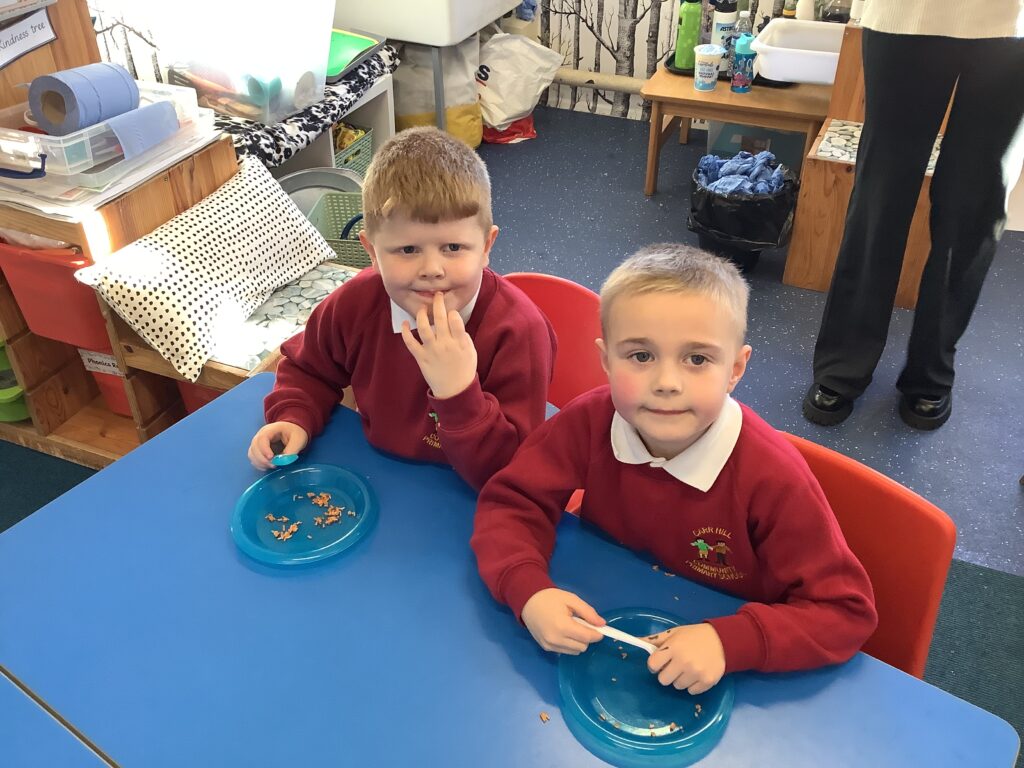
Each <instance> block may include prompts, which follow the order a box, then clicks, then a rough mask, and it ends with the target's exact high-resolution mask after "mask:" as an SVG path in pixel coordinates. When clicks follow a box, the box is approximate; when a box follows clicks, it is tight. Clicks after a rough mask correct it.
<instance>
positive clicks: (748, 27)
mask: <svg viewBox="0 0 1024 768" xmlns="http://www.w3.org/2000/svg"><path fill="white" fill-rule="evenodd" d="M753 30H754V28H753V25H752V24H751V23H750V11H740V18H739V21H737V22H736V27H735V29H733V31H732V33H731V39H730V42H729V45H728V46H727V50H728V51H729V69H728V70H727V71H728V74H729V79H730V80H731V79H732V73H733V72H734V71H735V70H734V69H733V67H734V64H735V61H736V43H737V42H738V41H739V39H740V38H741V37H743V35H752V34H753V33H754V32H753Z"/></svg>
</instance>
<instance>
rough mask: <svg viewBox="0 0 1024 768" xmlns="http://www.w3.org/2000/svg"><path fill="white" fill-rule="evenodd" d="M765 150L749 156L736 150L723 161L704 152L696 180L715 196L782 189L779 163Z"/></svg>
mask: <svg viewBox="0 0 1024 768" xmlns="http://www.w3.org/2000/svg"><path fill="white" fill-rule="evenodd" d="M773 163H775V155H773V154H772V153H771V152H768V151H767V150H766V151H764V152H758V153H757V154H756V155H752V154H750V153H749V152H740V153H739V154H738V155H736V157H733V158H729V159H727V160H725V159H722V158H720V157H718V156H717V155H704V157H702V158H701V159H700V161H699V162H698V163H697V180H698V181H699V182H700V184H701V186H703V187H706V188H707V189H709V190H710V191H712V192H714V193H715V194H717V195H733V196H737V197H749V196H750V195H769V194H774V193H775V192H778V191H779V190H780V189H782V185H783V184H784V183H785V179H784V178H783V171H782V166H781V165H776V166H775V168H774V169H772V167H771V166H772V164H773Z"/></svg>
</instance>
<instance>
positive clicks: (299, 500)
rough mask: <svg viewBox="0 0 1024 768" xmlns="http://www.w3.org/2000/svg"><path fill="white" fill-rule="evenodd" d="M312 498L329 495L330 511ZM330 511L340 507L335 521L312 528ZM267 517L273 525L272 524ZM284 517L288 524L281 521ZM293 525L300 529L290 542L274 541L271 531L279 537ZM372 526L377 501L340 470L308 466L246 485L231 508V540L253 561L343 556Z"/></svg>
mask: <svg viewBox="0 0 1024 768" xmlns="http://www.w3.org/2000/svg"><path fill="white" fill-rule="evenodd" d="M310 493H313V494H315V495H319V494H323V493H326V494H329V495H330V502H329V506H328V507H321V506H317V505H316V504H314V503H313V501H312V499H310V498H309V496H308V494H310ZM332 506H336V507H341V508H343V510H342V511H341V514H340V516H338V520H337V522H335V523H332V524H330V525H326V526H318V525H316V524H315V523H316V521H315V519H314V518H317V517H320V518H323V520H322V522H323V521H326V519H327V516H328V514H329V507H332ZM350 511H352V512H354V513H355V515H354V516H353V515H350V514H349V512H350ZM268 515H270V516H272V517H274V518H276V520H275V521H274V522H271V521H270V520H268V519H267V516H268ZM282 517H285V518H288V522H281V521H280V518H282ZM293 523H299V524H300V525H299V528H298V530H297V531H296V532H295V533H294V534H292V536H291V537H290V538H288V539H286V540H281V539H279V538H276V537H275V536H274V533H273V531H275V530H276V531H278V532H281V531H282V529H287V528H288V527H290V526H291V524H293ZM376 523H377V499H376V497H375V496H374V494H373V491H372V490H371V489H370V486H369V485H367V483H366V481H365V480H363V479H362V478H361V477H359V476H357V475H355V474H353V473H352V472H349V471H348V470H347V469H342V468H341V467H335V466H331V465H330V464H310V465H306V466H301V467H296V468H294V469H284V470H278V471H276V472H271V473H270V474H269V475H266V476H265V477H262V478H260V479H259V480H257V481H256V482H255V483H253V484H252V485H251V486H249V488H248V489H247V490H246V491H245V493H243V494H242V497H241V498H240V499H239V500H238V503H237V504H235V512H234V514H233V515H232V516H231V536H232V537H233V538H234V540H235V543H236V544H237V545H238V548H239V549H241V550H242V551H243V552H245V554H247V555H249V556H250V557H252V558H253V559H255V560H259V561H261V562H264V563H270V564H272V565H307V564H309V563H315V562H317V561H319V560H324V559H326V558H328V557H333V556H334V555H337V554H339V553H341V552H344V551H345V550H346V549H348V548H349V547H351V546H352V545H354V544H355V543H356V542H358V541H360V540H361V539H362V538H363V537H364V536H366V534H368V533H369V532H370V531H372V530H373V527H374V525H376Z"/></svg>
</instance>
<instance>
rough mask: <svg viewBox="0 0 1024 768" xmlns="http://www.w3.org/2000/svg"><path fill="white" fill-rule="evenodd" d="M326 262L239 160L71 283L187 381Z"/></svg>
mask: <svg viewBox="0 0 1024 768" xmlns="http://www.w3.org/2000/svg"><path fill="white" fill-rule="evenodd" d="M333 256H334V252H333V251H332V250H331V248H330V246H329V245H327V242H326V241H325V240H324V239H323V237H321V235H320V233H319V232H317V231H316V229H314V228H313V225H312V224H310V223H309V221H308V220H307V219H306V218H305V217H304V216H303V215H302V213H301V212H300V211H299V209H298V208H296V207H295V204H294V203H293V202H292V200H291V198H289V197H288V194H287V193H286V192H285V191H284V190H283V189H281V185H280V184H278V183H277V181H276V180H275V179H274V178H273V177H272V176H271V175H270V172H269V171H267V169H266V168H264V166H263V164H262V163H260V162H259V161H258V160H256V159H254V158H245V159H244V160H243V161H242V167H241V168H240V169H239V171H238V173H236V174H235V176H234V177H233V178H231V179H230V180H229V181H227V182H226V183H225V184H224V185H223V186H221V187H220V189H218V190H217V191H216V192H214V193H213V194H211V195H210V196H208V197H206V198H205V199H203V200H202V201H200V202H199V203H198V204H196V205H194V206H193V207H192V208H190V209H188V210H187V211H185V212H184V213H181V214H179V215H178V216H175V217H174V218H173V219H171V220H170V221H168V222H167V223H166V224H163V225H162V226H160V227H158V228H157V229H155V230H154V231H153V232H151V233H150V234H148V235H146V236H145V237H142V238H140V239H139V240H136V241H135V242H134V243H132V244H131V245H128V246H126V247H125V248H122V249H121V250H120V251H118V252H117V253H114V254H113V255H111V256H110V257H109V258H107V259H105V260H103V261H102V262H100V263H99V264H94V265H92V266H90V267H86V268H85V269H81V270H79V271H78V272H77V273H76V274H75V276H76V277H77V278H78V279H79V280H80V281H81V282H83V283H85V284H86V285H91V286H93V287H95V288H96V290H97V291H99V293H100V295H102V296H103V298H104V300H106V302H107V303H108V304H109V305H110V306H111V307H112V308H113V309H114V311H115V312H117V314H119V315H120V316H121V317H123V318H124V320H125V322H127V323H128V325H130V326H131V327H132V328H133V329H134V330H135V331H136V332H137V333H138V334H139V335H140V336H141V337H142V338H143V339H145V340H146V342H147V343H149V344H150V345H151V346H152V347H153V348H154V349H155V350H157V352H159V353H160V354H161V355H162V356H163V357H164V358H166V359H167V361H168V362H170V363H171V365H173V366H174V369H175V370H176V371H177V372H178V373H180V374H181V375H182V376H183V377H185V378H186V379H188V380H190V381H195V380H196V379H198V378H199V374H200V371H201V370H202V368H203V364H204V363H205V362H206V361H207V360H208V359H209V358H210V356H211V355H212V354H213V350H214V349H215V348H216V346H217V343H218V333H219V332H224V331H227V330H228V329H232V328H237V326H238V323H239V322H240V321H244V320H245V319H246V318H247V317H249V315H251V314H252V312H253V310H254V309H256V308H257V307H258V306H260V305H261V304H262V303H263V302H264V301H265V300H266V299H267V297H268V296H269V295H270V293H271V292H272V291H274V290H275V289H277V288H279V287H281V286H282V285H285V284H286V283H289V282H291V281H293V280H296V279H298V278H299V277H301V276H302V275H304V274H305V273H306V272H308V271H309V270H311V269H312V268H313V267H315V266H316V265H317V264H320V263H322V262H323V261H325V260H326V259H329V258H332V257H333Z"/></svg>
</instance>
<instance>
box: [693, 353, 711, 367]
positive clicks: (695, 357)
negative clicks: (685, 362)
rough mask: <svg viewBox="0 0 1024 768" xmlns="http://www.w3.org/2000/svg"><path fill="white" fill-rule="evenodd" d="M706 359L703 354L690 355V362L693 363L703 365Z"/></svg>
mask: <svg viewBox="0 0 1024 768" xmlns="http://www.w3.org/2000/svg"><path fill="white" fill-rule="evenodd" d="M707 361H708V359H707V358H706V357H704V355H690V362H691V363H693V364H694V365H704V363H706V362H707Z"/></svg>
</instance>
